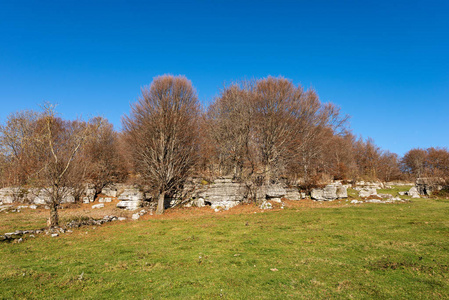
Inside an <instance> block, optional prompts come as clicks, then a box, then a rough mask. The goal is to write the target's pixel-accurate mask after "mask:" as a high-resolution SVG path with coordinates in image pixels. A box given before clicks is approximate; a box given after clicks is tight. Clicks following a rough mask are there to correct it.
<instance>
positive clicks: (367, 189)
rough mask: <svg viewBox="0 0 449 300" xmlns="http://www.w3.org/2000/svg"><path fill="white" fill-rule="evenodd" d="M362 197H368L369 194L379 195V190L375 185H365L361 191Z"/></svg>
mask: <svg viewBox="0 0 449 300" xmlns="http://www.w3.org/2000/svg"><path fill="white" fill-rule="evenodd" d="M359 196H360V197H361V198H367V197H369V196H377V190H376V188H374V187H364V188H362V189H361V190H360V191H359Z"/></svg>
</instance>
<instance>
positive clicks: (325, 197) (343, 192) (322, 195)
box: [310, 184, 348, 201]
mask: <svg viewBox="0 0 449 300" xmlns="http://www.w3.org/2000/svg"><path fill="white" fill-rule="evenodd" d="M310 197H311V198H312V199H314V200H319V201H332V200H336V199H341V198H347V197H348V192H347V189H346V187H344V186H343V185H341V184H328V185H326V186H325V187H324V188H316V189H312V191H311V193H310Z"/></svg>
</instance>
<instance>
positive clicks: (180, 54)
mask: <svg viewBox="0 0 449 300" xmlns="http://www.w3.org/2000/svg"><path fill="white" fill-rule="evenodd" d="M166 73H170V74H175V75H177V74H182V75H185V76H187V77H188V78H189V79H190V80H191V81H192V82H193V84H194V86H195V87H196V89H197V91H198V94H199V98H200V100H201V101H202V103H203V104H204V105H207V104H208V103H210V101H211V100H212V98H213V97H214V96H215V95H216V94H217V93H218V90H219V88H221V87H222V86H223V84H224V83H225V82H230V81H232V80H236V79H241V78H252V77H256V78H259V77H265V76H267V75H273V76H278V75H283V76H284V77H287V78H289V79H292V80H293V81H294V83H296V84H301V85H303V86H304V87H306V88H308V87H313V88H314V89H315V90H316V91H317V92H318V94H319V96H320V99H321V100H322V101H324V102H328V101H330V102H333V103H335V104H337V105H339V106H340V107H341V109H342V111H343V112H344V113H347V114H349V115H350V116H351V128H352V130H353V132H354V133H355V134H357V135H362V136H363V137H365V138H366V137H372V138H373V139H374V140H375V142H376V144H378V145H379V146H380V147H382V148H383V149H388V150H390V151H392V152H396V153H398V154H400V155H402V154H404V153H405V152H406V151H407V150H409V149H411V148H414V147H422V148H427V147H430V146H441V147H448V146H449V116H448V115H449V1H431V0H428V1H394V0H390V1H381V0H378V1H260V0H259V1H206V0H203V1H182V2H181V1H180V2H175V1H157V2H152V1H111V0H109V1H94V0H89V1H83V0H81V1H80V0H77V1H68V0H64V1H61V0H58V1H47V0H46V1H20V0H14V1H10V0H0V103H1V106H0V122H4V121H5V119H6V116H7V115H8V114H10V113H11V112H14V111H17V110H21V109H26V108H31V109H38V104H39V103H42V102H43V101H50V102H52V103H58V104H59V106H58V110H59V112H60V113H61V114H62V116H63V117H65V118H69V119H72V118H75V117H76V116H80V115H81V116H83V117H88V116H93V115H98V114H99V115H102V116H104V117H106V118H108V119H109V120H110V122H112V123H113V124H114V126H115V128H116V129H120V127H121V116H122V115H123V114H124V113H128V112H129V104H130V103H132V102H134V101H135V100H136V99H137V98H138V96H139V94H140V88H141V87H142V86H145V85H148V84H150V83H151V81H152V78H153V77H155V76H157V75H162V74H166Z"/></svg>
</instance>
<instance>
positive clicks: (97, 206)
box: [92, 203, 104, 208]
mask: <svg viewBox="0 0 449 300" xmlns="http://www.w3.org/2000/svg"><path fill="white" fill-rule="evenodd" d="M103 207H104V203H99V204H95V205H92V208H103Z"/></svg>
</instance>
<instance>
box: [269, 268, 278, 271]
mask: <svg viewBox="0 0 449 300" xmlns="http://www.w3.org/2000/svg"><path fill="white" fill-rule="evenodd" d="M270 271H273V272H277V271H279V270H278V269H276V268H272V269H270Z"/></svg>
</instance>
